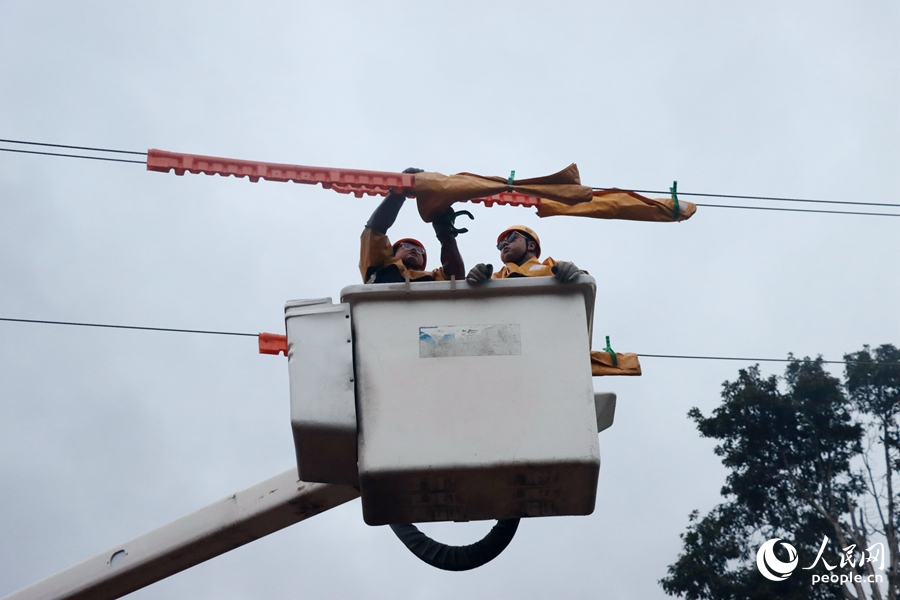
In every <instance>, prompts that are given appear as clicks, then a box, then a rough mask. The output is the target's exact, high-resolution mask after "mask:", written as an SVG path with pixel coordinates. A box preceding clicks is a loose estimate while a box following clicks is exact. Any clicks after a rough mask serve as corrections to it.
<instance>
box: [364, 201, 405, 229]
mask: <svg viewBox="0 0 900 600" xmlns="http://www.w3.org/2000/svg"><path fill="white" fill-rule="evenodd" d="M405 200H406V196H404V195H402V194H395V193H394V192H393V191H392V192H390V193H389V194H388V195H387V197H385V199H384V200H382V201H381V204H379V205H378V208H376V209H375V212H373V213H372V216H371V217H369V222H368V223H366V227H368V228H369V229H372V230H374V231H377V232H378V233H387V230H388V229H390V228H391V225H393V224H394V221H396V220H397V214H398V213H399V212H400V209H401V208H403V202H404V201H405Z"/></svg>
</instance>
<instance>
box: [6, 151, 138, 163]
mask: <svg viewBox="0 0 900 600" xmlns="http://www.w3.org/2000/svg"><path fill="white" fill-rule="evenodd" d="M0 151H2V152H18V153H20V154H41V155H43V156H65V157H67V158H87V159H89V160H105V161H108V162H121V163H133V164H136V165H144V164H147V163H145V162H144V161H142V160H127V159H124V158H106V157H103V156H85V155H83V154H60V153H58V152H37V151H35V150H16V149H14V148H0Z"/></svg>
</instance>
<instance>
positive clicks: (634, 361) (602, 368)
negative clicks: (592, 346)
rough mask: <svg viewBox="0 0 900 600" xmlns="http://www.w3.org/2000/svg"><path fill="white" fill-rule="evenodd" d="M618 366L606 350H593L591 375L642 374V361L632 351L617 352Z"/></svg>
mask: <svg viewBox="0 0 900 600" xmlns="http://www.w3.org/2000/svg"><path fill="white" fill-rule="evenodd" d="M616 363H617V364H616V366H613V359H612V356H610V354H609V352H606V351H605V350H591V375H593V376H594V377H601V376H603V375H640V374H641V363H640V361H639V360H638V355H637V354H633V353H631V352H627V353H625V354H620V353H619V352H616Z"/></svg>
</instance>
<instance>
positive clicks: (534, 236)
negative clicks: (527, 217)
mask: <svg viewBox="0 0 900 600" xmlns="http://www.w3.org/2000/svg"><path fill="white" fill-rule="evenodd" d="M511 231H518V232H519V233H524V234H525V235H527V236H528V237H530V238H531V239H533V240H534V241H535V243H536V244H537V248H536V251H535V254H534V256H535V258H540V257H541V238H539V237H538V234H536V233H535V232H534V229H532V228H531V227H526V226H525V225H513V226H512V227H507V228H506V229H504V230H503V233H501V234H500V235H498V236H497V243H498V244H499V243H500V242H501V241H503V238H505V237H506V236H507V235H509V233H510V232H511Z"/></svg>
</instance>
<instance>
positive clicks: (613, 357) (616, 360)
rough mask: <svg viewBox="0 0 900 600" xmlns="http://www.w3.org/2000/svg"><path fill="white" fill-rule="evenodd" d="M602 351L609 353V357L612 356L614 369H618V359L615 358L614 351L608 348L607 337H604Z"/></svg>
mask: <svg viewBox="0 0 900 600" xmlns="http://www.w3.org/2000/svg"><path fill="white" fill-rule="evenodd" d="M603 350H604V351H606V352H609V355H610V356H612V360H613V366H614V367H618V366H619V359H618V358H616V353H615V351H613V349H612V348H610V347H609V336H606V348H604V349H603Z"/></svg>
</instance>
